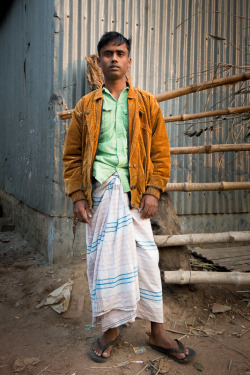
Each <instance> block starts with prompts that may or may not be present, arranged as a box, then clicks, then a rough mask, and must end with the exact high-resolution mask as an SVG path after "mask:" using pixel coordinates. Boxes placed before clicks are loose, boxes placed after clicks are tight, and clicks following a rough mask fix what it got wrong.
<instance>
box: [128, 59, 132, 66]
mask: <svg viewBox="0 0 250 375" xmlns="http://www.w3.org/2000/svg"><path fill="white" fill-rule="evenodd" d="M131 63H132V60H131V57H129V58H128V68H130V67H131Z"/></svg>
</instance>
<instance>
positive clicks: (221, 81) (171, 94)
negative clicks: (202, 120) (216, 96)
mask: <svg viewBox="0 0 250 375" xmlns="http://www.w3.org/2000/svg"><path fill="white" fill-rule="evenodd" d="M248 79H250V73H242V74H236V75H233V76H230V77H224V78H218V79H214V80H212V81H206V82H201V83H194V84H193V85H190V86H187V87H181V88H179V89H176V90H172V91H167V92H164V93H161V94H156V95H154V97H155V98H156V100H157V101H158V102H162V101H164V100H169V99H174V98H178V97H179V96H183V95H187V94H191V93H193V92H197V91H202V90H207V89H209V88H213V87H218V86H223V85H228V84H234V83H236V82H240V81H246V80H248ZM72 112H73V109H68V110H67V111H62V112H57V116H58V117H59V119H60V120H66V119H69V118H71V117H72Z"/></svg>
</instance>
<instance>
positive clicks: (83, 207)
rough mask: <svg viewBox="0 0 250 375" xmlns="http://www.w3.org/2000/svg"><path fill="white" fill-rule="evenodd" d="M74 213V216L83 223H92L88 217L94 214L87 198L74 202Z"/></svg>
mask: <svg viewBox="0 0 250 375" xmlns="http://www.w3.org/2000/svg"><path fill="white" fill-rule="evenodd" d="M73 213H74V217H75V218H76V219H77V220H78V221H80V222H81V223H87V224H90V221H89V219H88V217H92V214H91V210H90V209H89V204H88V201H87V200H86V199H83V200H81V201H76V202H75V203H74V207H73Z"/></svg>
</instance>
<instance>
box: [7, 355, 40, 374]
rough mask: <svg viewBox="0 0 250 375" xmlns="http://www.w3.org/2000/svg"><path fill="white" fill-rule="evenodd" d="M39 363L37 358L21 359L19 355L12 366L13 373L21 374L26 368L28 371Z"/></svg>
mask: <svg viewBox="0 0 250 375" xmlns="http://www.w3.org/2000/svg"><path fill="white" fill-rule="evenodd" d="M39 362H40V359H39V358H23V357H22V356H21V355H20V354H19V355H18V356H17V359H16V361H15V363H14V365H13V370H14V373H18V372H22V371H23V370H25V369H26V368H28V369H30V368H31V367H32V366H35V365H37V364H38V363H39Z"/></svg>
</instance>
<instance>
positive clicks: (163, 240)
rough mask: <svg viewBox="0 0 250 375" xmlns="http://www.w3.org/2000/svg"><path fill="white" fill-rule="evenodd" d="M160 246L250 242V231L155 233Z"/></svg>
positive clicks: (157, 243) (156, 241)
mask: <svg viewBox="0 0 250 375" xmlns="http://www.w3.org/2000/svg"><path fill="white" fill-rule="evenodd" d="M154 239H155V243H156V245H157V246H158V247H167V246H181V245H195V244H203V243H226V242H230V243H234V242H250V232H247V231H243V232H222V233H195V234H175V235H155V236H154Z"/></svg>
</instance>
